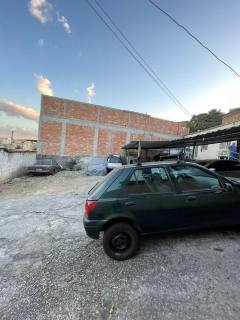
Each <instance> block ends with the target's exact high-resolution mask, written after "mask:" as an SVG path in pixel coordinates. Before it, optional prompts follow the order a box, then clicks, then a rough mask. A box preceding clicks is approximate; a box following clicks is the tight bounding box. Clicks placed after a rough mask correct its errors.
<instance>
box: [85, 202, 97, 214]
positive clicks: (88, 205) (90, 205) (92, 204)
mask: <svg viewBox="0 0 240 320" xmlns="http://www.w3.org/2000/svg"><path fill="white" fill-rule="evenodd" d="M96 204H97V201H96V200H86V203H85V211H86V214H87V215H88V216H89V215H90V213H91V210H92V209H94V208H95V207H96Z"/></svg>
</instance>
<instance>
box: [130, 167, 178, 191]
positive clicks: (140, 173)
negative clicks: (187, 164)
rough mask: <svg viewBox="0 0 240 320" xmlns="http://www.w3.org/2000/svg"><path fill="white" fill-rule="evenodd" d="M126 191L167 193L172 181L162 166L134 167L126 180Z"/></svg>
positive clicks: (170, 188) (170, 189)
mask: <svg viewBox="0 0 240 320" xmlns="http://www.w3.org/2000/svg"><path fill="white" fill-rule="evenodd" d="M126 190H127V192H128V193H156V192H158V193H159V192H160V193H169V192H173V190H172V183H171V181H170V179H169V177H168V175H167V173H166V171H165V169H164V168H163V167H153V168H142V169H136V170H135V171H134V172H133V174H132V175H131V177H130V179H129V180H128V182H127V185H126Z"/></svg>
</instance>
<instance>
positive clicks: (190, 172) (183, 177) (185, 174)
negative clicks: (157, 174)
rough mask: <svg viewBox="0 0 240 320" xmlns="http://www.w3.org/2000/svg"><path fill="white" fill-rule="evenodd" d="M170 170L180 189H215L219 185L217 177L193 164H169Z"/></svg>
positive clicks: (219, 186)
mask: <svg viewBox="0 0 240 320" xmlns="http://www.w3.org/2000/svg"><path fill="white" fill-rule="evenodd" d="M170 171H171V173H172V175H173V176H174V178H175V179H176V182H177V184H178V186H179V189H180V190H181V191H183V192H184V191H197V190H216V189H220V188H221V185H220V182H219V180H218V178H217V177H215V176H214V175H211V174H210V173H208V172H206V171H204V170H202V169H200V168H197V167H193V166H171V167H170Z"/></svg>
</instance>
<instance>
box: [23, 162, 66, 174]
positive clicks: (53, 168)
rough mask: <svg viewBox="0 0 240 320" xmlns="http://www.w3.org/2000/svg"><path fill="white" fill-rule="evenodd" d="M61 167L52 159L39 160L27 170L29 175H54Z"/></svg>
mask: <svg viewBox="0 0 240 320" xmlns="http://www.w3.org/2000/svg"><path fill="white" fill-rule="evenodd" d="M60 170H62V167H61V166H60V165H59V164H58V163H57V161H55V160H53V159H39V160H37V161H36V162H35V164H34V165H33V166H30V167H28V168H27V171H28V173H29V174H34V175H35V174H36V175H37V174H54V173H56V172H58V171H60Z"/></svg>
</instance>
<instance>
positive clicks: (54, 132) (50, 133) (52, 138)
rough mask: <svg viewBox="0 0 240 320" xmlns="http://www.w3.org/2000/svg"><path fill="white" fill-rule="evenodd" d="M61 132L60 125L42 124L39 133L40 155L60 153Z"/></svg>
mask: <svg viewBox="0 0 240 320" xmlns="http://www.w3.org/2000/svg"><path fill="white" fill-rule="evenodd" d="M61 130H62V125H61V123H58V122H47V123H42V125H41V133H40V141H41V153H42V154H51V155H58V154H59V153H60V143H61Z"/></svg>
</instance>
